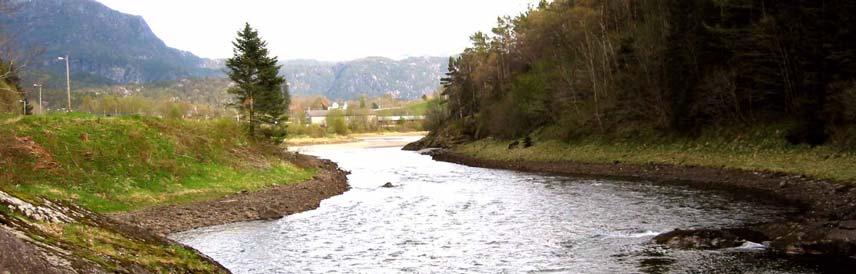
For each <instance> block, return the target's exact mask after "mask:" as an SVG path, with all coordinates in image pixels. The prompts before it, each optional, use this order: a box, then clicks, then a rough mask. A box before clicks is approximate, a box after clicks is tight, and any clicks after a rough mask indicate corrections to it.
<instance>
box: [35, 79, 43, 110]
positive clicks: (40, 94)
mask: <svg viewBox="0 0 856 274" xmlns="http://www.w3.org/2000/svg"><path fill="white" fill-rule="evenodd" d="M33 87H36V88H39V114H45V106H44V105H42V104H43V103H44V102H43V101H42V84H33Z"/></svg>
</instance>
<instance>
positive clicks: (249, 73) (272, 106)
mask: <svg viewBox="0 0 856 274" xmlns="http://www.w3.org/2000/svg"><path fill="white" fill-rule="evenodd" d="M233 45H234V47H235V56H234V57H232V58H230V59H228V60H227V61H226V67H227V68H228V69H229V71H228V76H229V79H231V80H232V82H234V83H235V87H233V88H231V89H229V93H231V94H233V95H235V103H234V105H233V106H235V107H236V108H237V109H238V110H239V111H240V112H241V113H242V114H243V115H244V117H246V119H245V121H246V123H247V128H248V132H249V135H250V136H255V135H256V128H257V127H258V126H259V125H260V124H262V125H269V126H272V127H276V126H277V125H278V124H279V123H284V122H285V121H286V120H288V117H287V116H286V114H287V113H286V112H287V111H288V104H290V103H291V99H290V97H289V94H288V86H287V85H285V87H283V86H284V84H285V83H286V82H285V78H283V77H281V76H279V69H280V66H279V65H277V63H278V61H277V57H270V56H269V52H268V49H267V42H265V41H263V40H262V39H261V38H260V37H259V33H258V31H256V30H254V29H253V28H252V27H250V24H249V23H248V24H246V25H245V26H244V29H243V30H241V31H240V32H238V38H237V39H236V40H235V42H233ZM267 132H281V133H284V132H285V131H284V130H276V131H267ZM266 137H269V138H274V139H278V136H266Z"/></svg>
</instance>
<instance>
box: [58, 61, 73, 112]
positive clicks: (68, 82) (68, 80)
mask: <svg viewBox="0 0 856 274" xmlns="http://www.w3.org/2000/svg"><path fill="white" fill-rule="evenodd" d="M57 59H59V60H60V61H62V60H65V87H66V93H67V96H68V112H71V67H70V66H69V64H68V55H67V54H66V55H65V57H58V58H57Z"/></svg>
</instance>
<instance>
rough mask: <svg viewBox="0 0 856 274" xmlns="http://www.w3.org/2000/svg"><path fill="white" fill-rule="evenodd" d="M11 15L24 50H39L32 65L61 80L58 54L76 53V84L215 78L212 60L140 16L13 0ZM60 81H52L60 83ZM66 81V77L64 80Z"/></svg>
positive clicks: (78, 2)
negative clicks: (176, 44) (167, 40)
mask: <svg viewBox="0 0 856 274" xmlns="http://www.w3.org/2000/svg"><path fill="white" fill-rule="evenodd" d="M12 2H14V4H15V6H16V7H17V9H16V11H15V12H13V13H12V14H11V16H4V17H0V24H2V25H4V27H5V28H4V29H5V31H6V34H7V35H9V36H11V37H14V39H15V40H16V42H17V43H18V44H19V45H18V47H19V48H25V49H30V50H32V51H38V52H40V53H39V54H38V55H36V57H35V58H33V60H32V61H30V66H31V67H30V69H35V70H38V71H45V72H50V74H53V75H54V78H61V77H58V75H63V74H64V72H65V71H64V70H65V67H64V65H63V64H61V63H59V62H57V59H56V58H57V56H64V55H66V54H68V55H70V56H71V61H72V66H73V71H72V73H73V74H75V75H74V76H75V79H77V82H79V83H80V82H83V83H87V84H123V83H146V82H155V81H166V80H176V79H180V78H184V77H194V76H210V75H215V74H217V73H218V71H217V70H216V69H211V68H209V67H210V66H211V65H212V63H211V62H210V60H206V59H203V58H199V57H197V56H195V55H193V54H191V53H189V52H186V51H181V50H177V49H174V48H170V47H168V46H167V45H166V44H164V42H163V41H162V40H161V39H160V38H158V37H157V36H156V35H155V34H154V33H153V32H152V30H151V29H150V28H149V26H148V24H147V23H146V21H145V20H144V19H143V18H142V17H140V16H134V15H128V14H124V13H121V12H118V11H115V10H112V9H110V8H109V7H107V6H105V5H103V4H101V3H98V2H96V1H93V0H38V1H27V0H12ZM58 80H60V79H53V81H55V82H61V81H58ZM62 80H64V79H62Z"/></svg>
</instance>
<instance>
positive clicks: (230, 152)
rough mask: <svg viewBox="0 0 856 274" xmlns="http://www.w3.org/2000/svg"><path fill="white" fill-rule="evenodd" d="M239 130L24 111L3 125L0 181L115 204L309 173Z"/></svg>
mask: <svg viewBox="0 0 856 274" xmlns="http://www.w3.org/2000/svg"><path fill="white" fill-rule="evenodd" d="M241 132H242V129H241V127H240V126H239V125H238V124H236V123H235V122H233V121H231V120H213V121H193V120H170V119H159V118H152V117H143V116H130V117H110V118H105V117H97V116H92V115H86V114H79V113H74V114H62V115H58V114H51V115H45V116H28V117H25V118H23V119H21V120H20V121H17V122H13V123H11V124H8V125H4V126H3V127H2V128H0V142H2V144H1V145H0V155H2V157H0V159H4V160H3V161H2V163H0V174H2V175H0V188H1V189H3V190H4V191H8V192H14V193H22V194H24V195H36V196H47V197H50V198H54V199H58V200H71V201H73V202H75V203H77V204H81V205H83V206H85V207H87V208H89V209H92V210H95V211H98V212H117V211H129V210H135V209H141V208H146V207H150V206H155V205H165V204H176V203H183V202H188V201H195V200H200V199H213V198H218V197H222V196H225V195H228V194H233V193H236V192H240V191H253V190H258V189H262V188H264V187H268V186H272V185H279V184H290V183H296V182H301V181H304V180H307V179H309V178H311V177H312V175H313V173H314V171H312V170H305V169H300V168H297V167H295V166H294V165H292V164H291V163H289V162H288V161H286V160H284V159H282V158H281V157H280V156H279V155H280V154H279V152H278V150H279V148H277V147H274V146H271V145H269V144H267V143H257V142H255V141H253V140H252V139H250V138H249V137H245V135H243V134H241ZM25 137H26V138H32V143H27V142H26V141H25V140H24V139H21V138H25Z"/></svg>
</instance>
